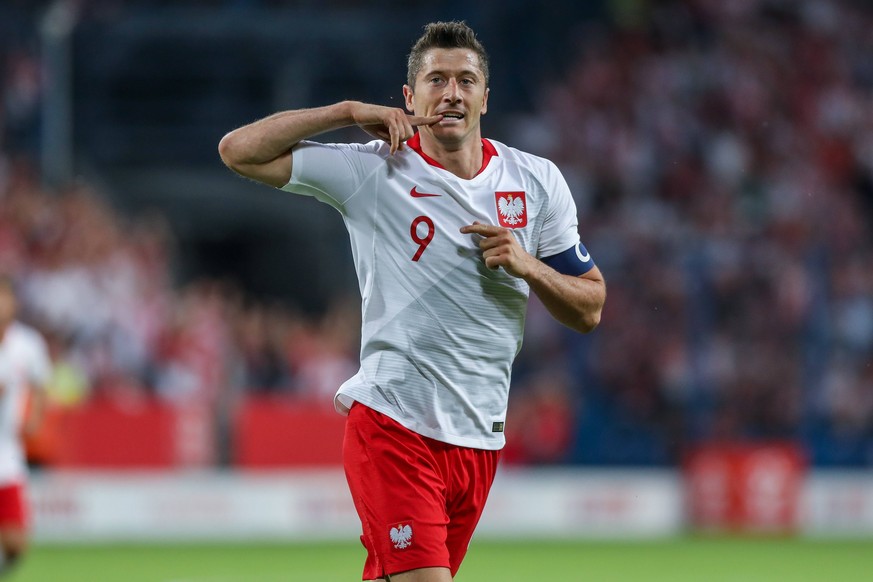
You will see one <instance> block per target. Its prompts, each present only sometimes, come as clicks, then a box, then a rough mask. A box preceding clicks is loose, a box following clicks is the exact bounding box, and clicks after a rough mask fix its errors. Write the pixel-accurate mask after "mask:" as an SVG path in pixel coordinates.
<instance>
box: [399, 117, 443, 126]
mask: <svg viewBox="0 0 873 582" xmlns="http://www.w3.org/2000/svg"><path fill="white" fill-rule="evenodd" d="M442 118H443V116H442V115H429V116H427V117H421V116H419V115H410V116H409V117H408V119H409V123H411V124H412V125H414V126H419V125H433V124H434V123H438V122H440V121H442Z"/></svg>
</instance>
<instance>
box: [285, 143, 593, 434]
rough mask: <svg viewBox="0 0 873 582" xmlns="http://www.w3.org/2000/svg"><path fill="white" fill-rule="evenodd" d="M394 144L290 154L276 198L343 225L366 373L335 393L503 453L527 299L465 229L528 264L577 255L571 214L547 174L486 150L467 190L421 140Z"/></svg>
mask: <svg viewBox="0 0 873 582" xmlns="http://www.w3.org/2000/svg"><path fill="white" fill-rule="evenodd" d="M407 146H408V147H405V148H404V149H403V150H400V151H398V152H397V153H395V154H394V155H393V156H392V155H391V154H390V152H389V146H388V144H386V143H384V142H382V141H372V142H370V143H367V144H320V143H316V142H310V141H304V142H301V143H300V144H298V145H297V146H295V148H294V151H293V164H292V174H291V180H290V181H289V183H288V184H287V185H286V186H284V187H283V190H287V191H290V192H295V193H298V194H305V195H309V196H314V197H315V198H317V199H318V200H321V201H322V202H325V203H327V204H330V205H331V206H333V207H334V208H336V209H337V210H339V212H340V213H341V214H342V216H343V218H344V220H345V224H346V228H347V229H348V231H349V237H350V239H351V246H352V255H353V258H354V263H355V268H356V270H357V275H358V282H359V286H360V291H361V297H362V300H363V305H362V319H363V321H362V333H361V367H360V370H359V371H358V373H357V374H356V375H355V376H353V377H352V378H351V379H349V380H348V381H346V382H345V383H344V384H343V385H342V386H341V387H340V388H339V391H338V392H337V395H336V398H335V405H336V407H337V410H339V411H340V412H347V411H348V409H349V408H350V407H351V405H352V403H353V402H354V401H358V402H360V403H362V404H365V405H366V406H369V407H371V408H373V409H375V410H377V411H379V412H382V413H383V414H386V415H387V416H389V417H391V418H393V419H395V420H396V421H398V422H399V423H400V424H402V425H403V426H405V427H407V428H408V429H410V430H412V431H415V432H417V433H419V434H421V435H424V436H426V437H430V438H433V439H437V440H440V441H443V442H447V443H451V444H455V445H459V446H466V447H475V448H481V449H491V450H495V449H500V448H502V447H503V445H504V442H505V440H504V435H503V428H504V422H505V419H506V406H507V400H508V396H509V380H510V371H511V366H512V361H513V360H514V359H515V356H516V354H517V353H518V350H519V349H520V347H521V340H522V335H523V331H524V318H525V312H526V308H527V298H528V293H529V288H528V285H527V283H525V282H524V281H523V280H522V279H519V278H516V277H513V276H511V275H509V274H507V273H506V272H505V271H504V270H503V269H497V270H492V269H489V268H487V267H486V266H485V264H484V262H483V260H482V258H481V252H480V250H479V247H478V240H477V239H478V237H477V236H473V235H466V234H461V233H460V232H459V229H460V228H461V227H462V226H464V225H469V224H472V223H473V221H479V222H482V223H487V224H493V225H501V226H505V227H507V228H511V229H513V233H514V234H515V237H516V239H518V242H519V243H521V246H522V247H524V249H525V250H526V251H527V252H529V253H530V254H532V255H534V256H536V257H540V258H542V257H548V256H552V255H556V254H558V253H561V252H563V251H565V250H567V249H569V248H571V247H573V246H574V245H576V244H577V243H578V242H579V234H578V229H577V219H576V206H575V204H574V202H573V198H572V196H571V195H570V191H569V188H568V187H567V184H566V182H565V181H564V179H563V177H562V176H561V174H560V172H559V171H558V169H557V168H556V167H555V165H554V164H553V163H551V162H549V161H548V160H545V159H543V158H538V157H536V156H532V155H530V154H526V153H523V152H520V151H518V150H515V149H513V148H509V147H507V146H505V145H503V144H501V143H498V142H495V141H488V140H483V151H484V154H485V160H484V163H483V167H482V169H481V170H480V172H479V173H478V174H477V175H476V176H475V177H473V178H472V179H469V180H468V179H463V178H459V177H458V176H456V175H454V174H453V173H451V172H449V171H447V170H445V169H443V168H442V167H440V166H439V164H438V163H437V162H435V161H433V160H431V159H429V158H428V157H427V156H426V155H424V154H423V152H421V150H420V145H419V141H418V135H416V136H415V137H414V138H413V139H411V140H409V142H407Z"/></svg>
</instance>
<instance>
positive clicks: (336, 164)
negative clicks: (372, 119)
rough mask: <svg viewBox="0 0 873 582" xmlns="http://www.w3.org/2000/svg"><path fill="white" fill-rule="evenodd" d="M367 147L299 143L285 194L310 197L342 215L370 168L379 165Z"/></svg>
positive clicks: (375, 152) (375, 155)
mask: <svg viewBox="0 0 873 582" xmlns="http://www.w3.org/2000/svg"><path fill="white" fill-rule="evenodd" d="M372 143H373V142H371V143H370V144H323V143H318V142H314V141H306V140H304V141H301V142H300V143H298V144H297V145H296V146H294V149H293V150H292V163H291V179H290V180H289V181H288V183H287V184H286V185H285V186H283V187H282V190H285V191H286V192H293V193H295V194H302V195H304V196H313V197H315V198H316V199H318V200H320V201H321V202H324V203H326V204H329V205H331V206H333V207H334V208H336V209H337V210H339V211H340V212H342V211H343V208H344V206H345V203H346V202H347V201H348V200H349V199H350V198H351V197H352V196H353V195H354V194H355V192H357V190H358V188H359V187H360V186H361V184H362V183H363V182H364V180H365V178H366V177H367V176H368V175H369V174H370V172H371V171H372V169H373V167H375V166H376V165H377V164H378V163H380V162H382V161H383V160H382V158H381V156H379V154H378V150H377V149H376V148H374V147H372Z"/></svg>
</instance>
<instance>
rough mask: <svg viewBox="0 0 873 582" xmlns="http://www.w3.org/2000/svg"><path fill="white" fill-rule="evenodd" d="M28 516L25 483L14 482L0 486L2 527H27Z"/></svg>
mask: <svg viewBox="0 0 873 582" xmlns="http://www.w3.org/2000/svg"><path fill="white" fill-rule="evenodd" d="M27 517H28V516H27V503H26V502H25V499H24V485H22V484H21V483H13V484H12V485H4V486H2V487H0V527H9V526H15V527H21V528H24V527H27Z"/></svg>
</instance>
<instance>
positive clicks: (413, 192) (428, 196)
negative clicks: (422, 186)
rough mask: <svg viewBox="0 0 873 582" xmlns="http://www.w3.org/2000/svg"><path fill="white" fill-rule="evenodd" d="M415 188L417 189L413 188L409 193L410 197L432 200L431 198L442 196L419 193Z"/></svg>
mask: <svg viewBox="0 0 873 582" xmlns="http://www.w3.org/2000/svg"><path fill="white" fill-rule="evenodd" d="M415 188H416V187H415V186H413V187H412V190H410V191H409V195H410V196H412V197H413V198H430V197H431V196H442V194H426V193H424V192H419V191H418V190H416V189H415Z"/></svg>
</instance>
